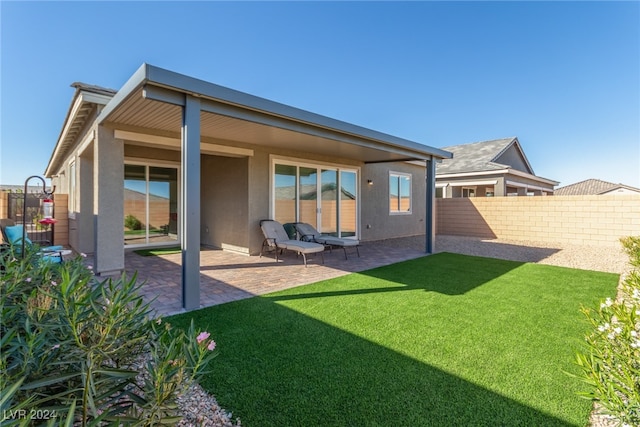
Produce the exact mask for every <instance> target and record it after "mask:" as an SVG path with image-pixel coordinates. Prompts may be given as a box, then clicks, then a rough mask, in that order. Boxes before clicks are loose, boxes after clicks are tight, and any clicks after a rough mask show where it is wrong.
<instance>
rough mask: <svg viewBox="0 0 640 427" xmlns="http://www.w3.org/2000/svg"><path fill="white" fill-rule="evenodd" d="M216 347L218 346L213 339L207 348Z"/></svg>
mask: <svg viewBox="0 0 640 427" xmlns="http://www.w3.org/2000/svg"><path fill="white" fill-rule="evenodd" d="M215 348H216V342H215V341H214V340H211V342H209V345H208V346H207V350H209V351H213V350H214V349H215Z"/></svg>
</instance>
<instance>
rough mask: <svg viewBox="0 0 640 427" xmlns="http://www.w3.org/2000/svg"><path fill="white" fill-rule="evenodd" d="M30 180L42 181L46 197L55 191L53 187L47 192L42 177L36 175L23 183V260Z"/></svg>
mask: <svg viewBox="0 0 640 427" xmlns="http://www.w3.org/2000/svg"><path fill="white" fill-rule="evenodd" d="M32 178H38V179H39V180H40V181H42V193H43V194H44V195H45V196H46V197H50V196H51V195H52V194H53V193H54V192H55V191H56V186H55V185H54V186H53V188H52V189H51V191H50V192H49V191H47V183H46V182H45V180H44V178H43V177H41V176H38V175H31V176H30V177H29V178H27V179H26V181H25V182H24V193H22V252H21V254H22V258H24V249H25V242H26V240H27V184H28V183H29V181H30V180H31V179H32Z"/></svg>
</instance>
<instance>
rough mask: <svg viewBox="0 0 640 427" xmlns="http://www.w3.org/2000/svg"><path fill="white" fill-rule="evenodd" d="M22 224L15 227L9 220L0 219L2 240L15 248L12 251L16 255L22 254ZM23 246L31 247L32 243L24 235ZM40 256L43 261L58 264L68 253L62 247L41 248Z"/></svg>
mask: <svg viewBox="0 0 640 427" xmlns="http://www.w3.org/2000/svg"><path fill="white" fill-rule="evenodd" d="M22 230H23V227H22V224H20V225H15V222H14V221H13V220H10V219H0V231H2V238H3V239H4V241H5V242H6V243H7V244H8V245H9V246H13V247H15V248H14V250H15V251H16V252H17V253H21V252H22ZM24 243H25V246H29V247H32V246H33V242H32V241H31V240H30V239H29V237H27V236H26V234H25V242H24ZM39 249H40V251H39V253H40V255H42V258H43V260H45V261H47V262H53V263H60V262H62V255H63V254H66V253H67V252H70V251H65V250H64V248H63V247H62V246H42V247H40V248H39Z"/></svg>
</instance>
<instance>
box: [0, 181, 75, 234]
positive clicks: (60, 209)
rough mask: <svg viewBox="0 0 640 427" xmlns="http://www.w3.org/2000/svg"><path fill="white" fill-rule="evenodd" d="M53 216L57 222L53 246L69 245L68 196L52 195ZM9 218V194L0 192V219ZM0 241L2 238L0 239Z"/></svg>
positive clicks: (54, 229)
mask: <svg viewBox="0 0 640 427" xmlns="http://www.w3.org/2000/svg"><path fill="white" fill-rule="evenodd" d="M53 200H54V214H53V217H54V218H55V219H57V220H58V222H57V223H56V225H55V226H54V227H53V244H55V245H63V246H68V245H69V209H68V206H69V196H68V195H67V194H54V195H53ZM8 217H9V193H7V192H0V218H8ZM0 240H2V238H1V237H0Z"/></svg>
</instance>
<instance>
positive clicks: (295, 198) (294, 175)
mask: <svg viewBox="0 0 640 427" xmlns="http://www.w3.org/2000/svg"><path fill="white" fill-rule="evenodd" d="M273 167H274V169H273V170H274V175H273V201H274V204H273V213H274V219H275V220H276V221H278V222H280V223H282V224H285V223H289V222H306V223H308V224H311V225H312V226H313V227H315V228H316V229H317V230H318V231H320V232H321V233H324V234H330V235H333V236H340V237H356V235H357V218H358V213H357V205H358V200H357V182H358V180H357V171H355V170H345V169H342V168H339V167H326V166H314V165H307V164H305V165H297V164H293V163H291V164H289V163H285V162H282V163H280V162H277V163H275V164H274V165H273Z"/></svg>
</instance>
